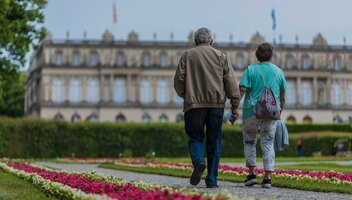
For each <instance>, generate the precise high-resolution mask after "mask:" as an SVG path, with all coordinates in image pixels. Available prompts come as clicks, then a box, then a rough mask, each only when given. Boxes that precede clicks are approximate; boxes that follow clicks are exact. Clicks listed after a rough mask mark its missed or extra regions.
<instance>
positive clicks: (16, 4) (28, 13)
mask: <svg viewBox="0 0 352 200" xmlns="http://www.w3.org/2000/svg"><path fill="white" fill-rule="evenodd" d="M46 4H47V1H46V0H0V115H6V116H11V117H16V116H22V115H23V112H24V110H23V109H24V83H25V76H24V73H23V72H22V71H21V69H23V68H24V65H25V62H26V56H27V54H28V52H29V51H30V49H31V48H34V49H35V48H36V45H37V44H38V43H39V42H40V41H41V40H42V39H43V38H44V36H45V28H44V27H43V25H42V24H43V22H44V14H43V9H44V7H45V6H46Z"/></svg>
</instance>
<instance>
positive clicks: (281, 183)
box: [99, 163, 352, 194]
mask: <svg viewBox="0 0 352 200" xmlns="http://www.w3.org/2000/svg"><path fill="white" fill-rule="evenodd" d="M99 167H102V168H108V169H117V170H123V171H132V172H138V173H148V174H159V175H167V176H175V177H185V178H189V177H190V176H191V174H192V172H191V171H190V170H180V169H172V168H168V167H157V168H155V167H150V166H142V167H140V166H139V167H134V166H125V165H119V164H113V163H104V164H101V165H99ZM245 177H246V176H245V175H234V174H222V173H219V176H218V180H222V181H230V182H236V183H243V181H244V179H245ZM203 178H205V175H204V174H203ZM258 181H259V182H260V181H261V180H258ZM272 185H273V186H274V187H280V188H291V189H299V190H308V191H317V192H337V193H347V194H352V190H351V185H349V184H339V185H336V184H326V183H321V182H318V181H302V180H300V181H296V180H292V179H287V178H284V177H273V182H272ZM220 187H221V186H220Z"/></svg>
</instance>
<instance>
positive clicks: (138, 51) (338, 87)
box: [25, 31, 352, 123]
mask: <svg viewBox="0 0 352 200" xmlns="http://www.w3.org/2000/svg"><path fill="white" fill-rule="evenodd" d="M231 38H232V37H231ZM296 40H297V42H296V44H282V43H281V42H279V43H278V44H276V45H275V47H274V48H275V49H274V52H275V53H274V57H273V63H275V64H276V65H278V66H280V67H282V68H283V70H284V72H285V74H286V79H287V83H288V92H287V100H286V101H287V102H286V110H285V111H284V112H283V113H282V118H283V119H284V120H287V121H291V122H298V123H301V122H313V123H331V122H345V121H349V120H350V119H351V116H352V112H351V110H352V73H351V72H352V47H351V46H346V45H340V46H332V45H328V43H327V41H326V39H324V37H323V36H322V35H321V34H318V35H316V36H315V37H314V39H313V41H312V44H306V45H303V44H299V43H298V38H296ZM231 41H232V39H231ZM263 41H264V38H263V37H262V36H261V35H260V34H259V33H256V34H255V35H254V36H253V37H252V38H251V41H250V42H248V43H242V42H241V43H234V42H227V43H219V42H216V43H215V44H214V45H215V47H216V48H218V49H220V50H222V51H223V52H225V53H226V54H227V56H228V59H229V60H230V61H231V62H232V65H233V67H234V69H235V71H236V74H237V76H238V79H240V78H241V75H242V71H243V70H244V68H245V67H246V66H247V65H248V64H250V63H255V62H256V58H255V55H254V52H255V49H256V47H257V45H258V44H259V43H261V42H263ZM192 46H194V44H193V41H192V37H191V38H189V40H188V41H185V42H178V41H173V40H170V41H157V40H154V41H140V40H139V38H138V34H137V33H136V32H131V33H130V34H129V35H128V39H127V40H126V41H116V40H114V38H113V35H112V34H111V33H109V32H108V31H106V32H105V33H104V34H103V36H102V39H101V40H88V39H82V40H69V39H66V40H56V39H52V37H51V36H50V35H48V36H47V38H46V39H45V40H44V41H43V42H42V43H41V44H40V46H39V48H38V49H37V50H36V52H35V53H34V54H33V56H32V59H31V63H30V68H29V69H28V72H27V78H26V93H25V113H26V115H27V116H32V117H40V118H45V119H58V120H66V121H85V120H89V121H116V122H122V121H128V122H142V121H143V122H148V121H170V122H174V121H182V120H183V112H182V103H183V102H182V99H181V98H179V97H177V95H176V94H175V92H174V89H173V76H174V73H175V69H176V66H177V63H178V59H179V58H180V56H181V55H182V53H183V52H184V51H185V50H186V49H188V48H190V47H192Z"/></svg>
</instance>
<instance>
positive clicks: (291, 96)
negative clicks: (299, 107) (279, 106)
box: [285, 80, 296, 107]
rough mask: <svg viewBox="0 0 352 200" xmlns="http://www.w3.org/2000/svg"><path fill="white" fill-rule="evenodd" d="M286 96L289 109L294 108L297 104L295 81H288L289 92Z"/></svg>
mask: <svg viewBox="0 0 352 200" xmlns="http://www.w3.org/2000/svg"><path fill="white" fill-rule="evenodd" d="M285 95H286V105H287V106H288V107H290V106H291V107H292V106H294V105H295V104H296V84H295V81H292V80H288V81H287V91H286V93H285Z"/></svg>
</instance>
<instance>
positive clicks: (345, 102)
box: [342, 79, 348, 107]
mask: <svg viewBox="0 0 352 200" xmlns="http://www.w3.org/2000/svg"><path fill="white" fill-rule="evenodd" d="M342 91H343V99H342V105H343V107H345V106H347V105H348V82H347V79H344V80H343V90H342Z"/></svg>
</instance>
